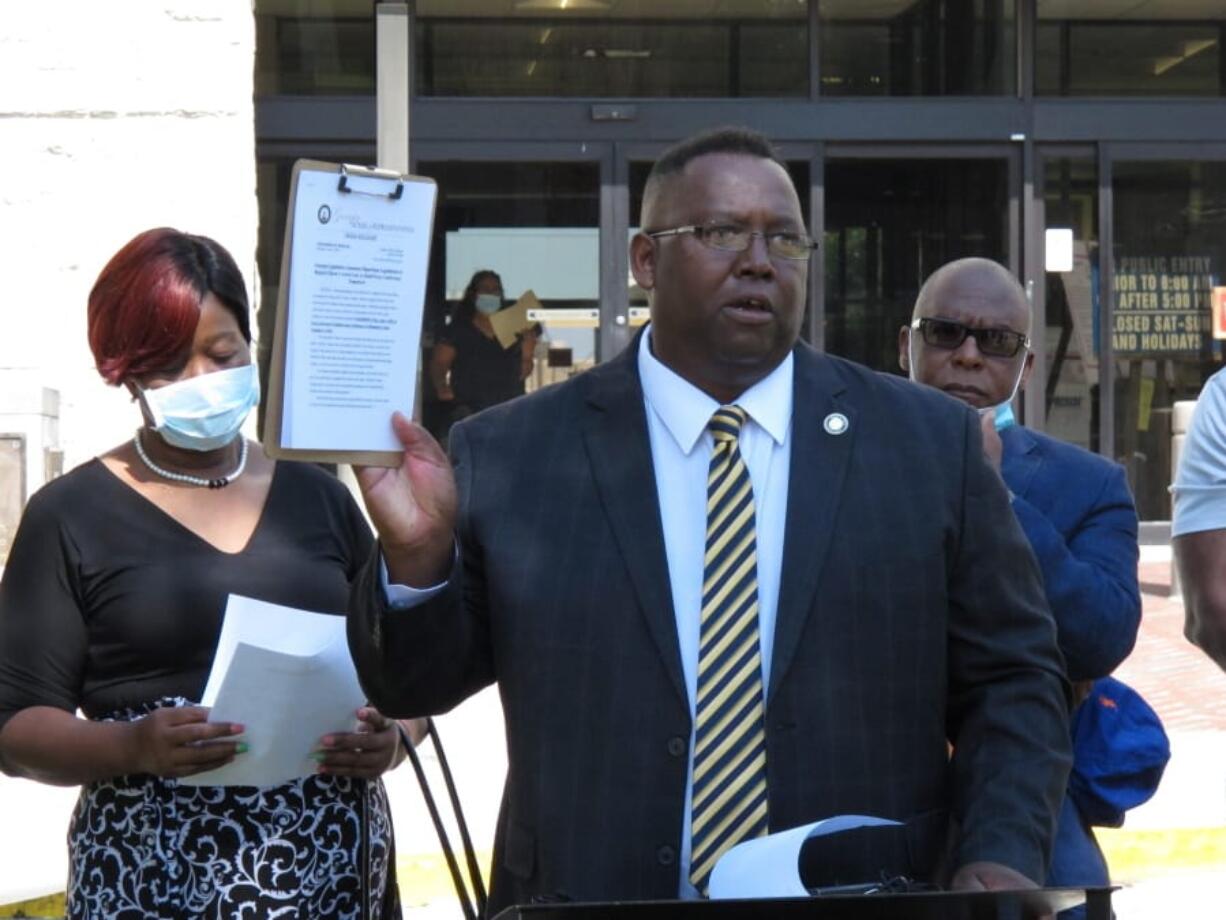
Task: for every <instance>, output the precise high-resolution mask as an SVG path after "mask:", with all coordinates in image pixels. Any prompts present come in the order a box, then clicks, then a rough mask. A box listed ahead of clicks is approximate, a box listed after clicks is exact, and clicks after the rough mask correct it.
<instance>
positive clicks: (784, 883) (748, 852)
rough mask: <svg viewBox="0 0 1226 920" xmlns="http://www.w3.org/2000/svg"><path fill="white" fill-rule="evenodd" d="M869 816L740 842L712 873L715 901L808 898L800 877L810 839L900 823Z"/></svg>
mask: <svg viewBox="0 0 1226 920" xmlns="http://www.w3.org/2000/svg"><path fill="white" fill-rule="evenodd" d="M898 823H899V822H897V821H890V820H887V819H886V818H874V817H871V816H869V815H839V816H837V817H834V818H826V819H824V820H822V821H816V822H814V823H813V824H805V825H803V826H801V827H794V828H792V829H791V830H787V831H780V832H779V833H777V834H768V835H767V836H765V837H757V838H755V839H753V840H746V841H744V842H743V843H738V844H737V845H736V846H734V847H733V848H732V849H731V850H729V851H728V852H727V853H725V854H724V855H723V856H721V857H720V858H719V862H717V863H716V864H715V868H714V869H713V870H712V871H711V882H710V886H709V889H708V890H709V892H710V897H711V899H712V900H718V899H727V898H806V897H808V896H809V889H808V888H806V887H805V885H804V882H802V881H801V878H800V849H801V847H802V846H804V843H805V841H806V840H809V839H810V838H812V837H820V836H822V835H824V834H836V833H838V832H839V831H846V830H850V829H851V828H853V827H880V826H882V825H886V824H894V825H896V824H898Z"/></svg>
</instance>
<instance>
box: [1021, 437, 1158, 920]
mask: <svg viewBox="0 0 1226 920" xmlns="http://www.w3.org/2000/svg"><path fill="white" fill-rule="evenodd" d="M1001 442H1002V443H1003V445H1004V453H1003V455H1002V458H1001V475H1002V477H1003V478H1004V480H1005V484H1006V485H1007V486H1008V487H1009V491H1010V492H1012V493H1013V511H1014V514H1015V515H1016V517H1017V520H1018V522H1019V523H1020V524H1021V525H1022V530H1023V531H1024V532H1025V534H1026V537H1027V539H1028V540H1029V541H1030V546H1031V549H1033V550H1034V554H1035V558H1036V559H1038V562H1039V569H1040V570H1041V571H1042V573H1043V582H1044V588H1045V589H1046V592H1047V602H1048V604H1049V605H1050V607H1051V610H1052V613H1053V614H1054V615H1055V618H1056V624H1057V629H1058V632H1057V640H1058V642H1059V645H1060V650H1061V651H1062V652H1063V653H1064V658H1065V663H1066V667H1067V668H1068V675H1069V678H1070V679H1071V680H1075V681H1077V680H1090V679H1096V678H1100V677H1105V676H1106V675H1108V674H1110V673H1111V672H1112V671H1113V670H1114V669H1115V667H1116V666H1117V665H1118V664H1119V663H1120V662H1121V661H1123V660H1124V659H1125V658H1127V657H1128V653H1129V652H1131V651H1132V647H1133V644H1134V643H1135V642H1136V638H1137V627H1138V626H1139V625H1140V622H1141V593H1140V590H1139V588H1138V585H1137V554H1138V551H1137V513H1136V509H1135V507H1134V505H1133V501H1132V495H1131V493H1130V492H1129V491H1128V483H1127V481H1126V480H1125V478H1124V470H1123V468H1122V467H1120V466H1119V465H1118V464H1116V463H1112V462H1111V461H1110V460H1107V459H1106V458H1104V457H1101V456H1099V455H1098V454H1092V453H1090V452H1089V451H1087V450H1083V449H1082V448H1080V447H1077V446H1075V445H1072V444H1068V443H1066V442H1064V441H1059V440H1056V439H1055V438H1052V437H1049V436H1048V435H1045V434H1040V433H1039V432H1037V431H1032V430H1030V429H1029V428H1022V427H1020V426H1017V425H1014V426H1012V427H1009V428H1006V429H1005V430H1004V431H1002V432H1001ZM1047 884H1048V885H1051V886H1055V887H1059V886H1066V885H1068V886H1083V885H1108V884H1110V878H1109V873H1108V869H1107V862H1106V860H1105V859H1104V858H1103V854H1102V851H1101V850H1100V849H1099V847H1098V842H1097V841H1096V840H1095V839H1094V833H1093V831H1092V829H1091V828H1090V824H1089V822H1088V821H1087V820H1086V818H1085V816H1084V815H1082V814H1081V813H1080V811H1079V810H1078V809H1077V806H1076V804H1075V803H1074V801H1073V799H1072V797H1071V796H1065V799H1064V802H1063V803H1062V805H1061V807H1060V815H1059V819H1058V821H1057V826H1056V836H1055V839H1054V840H1053V842H1052V858H1051V866H1050V868H1049V871H1048V874H1047ZM1084 916H1085V908H1084V907H1081V908H1074V909H1073V910H1070V911H1064V912H1062V913H1061V914H1060V920H1082V918H1083V917H1084Z"/></svg>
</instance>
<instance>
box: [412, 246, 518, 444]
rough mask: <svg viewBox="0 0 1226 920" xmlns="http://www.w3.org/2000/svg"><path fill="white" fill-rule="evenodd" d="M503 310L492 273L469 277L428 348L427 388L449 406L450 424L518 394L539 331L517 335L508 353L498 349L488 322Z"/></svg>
mask: <svg viewBox="0 0 1226 920" xmlns="http://www.w3.org/2000/svg"><path fill="white" fill-rule="evenodd" d="M507 306H510V305H509V304H507V303H506V301H505V299H504V296H503V289H502V279H501V278H500V277H499V276H498V274H497V272H493V271H490V270H489V269H482V270H481V271H478V272H476V273H474V274H473V276H472V278H471V279H470V280H469V282H468V287H466V288H465V289H464V296H463V297H462V298H460V303H459V306H457V307H456V312H455V315H454V316H453V317H452V319H451V323H450V324H449V325H448V326H447V327H446V328H445V329H444V330H443V333H442V334H441V335H440V337H439V341H438V344H437V345H435V346H434V351H433V353H432V354H431V356H430V382H431V383H433V384H434V390H435V392H436V393H437V394H438V399H439V401H440V402H442V403H449V404H450V405H451V412H450V421H452V422H455V421H459V420H460V419H462V418H465V417H467V416H469V415H472V414H473V413H474V412H480V411H481V410H482V409H487V408H489V407H490V406H496V405H498V404H499V403H502V402H506V401H507V400H508V399H514V398H515V397H516V396H522V395H523V393H524V380H525V379H527V377H528V375H529V374H530V373H531V372H532V357H533V352H534V351H535V349H536V340H537V336H538V335H539V327H537V326H533V327H531V328H529V329H528V330H526V331H524V332H522V333H520V334H519V335H518V336H517V337H516V339H515V342H514V343H513V344H512V345H511V346H510V347H509V348H503V346H502V344H501V343H500V342H499V341H498V338H497V337H496V336H495V335H494V327H493V325H492V324H491V323H490V317H491V316H492V315H493V314H495V313H497V312H498V311H499V310H502V309H504V308H505V307H507Z"/></svg>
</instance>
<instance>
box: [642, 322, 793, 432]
mask: <svg viewBox="0 0 1226 920" xmlns="http://www.w3.org/2000/svg"><path fill="white" fill-rule="evenodd" d="M638 358H639V379H640V380H641V381H642V383H643V395H644V396H645V397H646V398H647V404H648V405H649V406H651V408H652V409H653V410H654V411H655V413H656V415H658V416H659V417H660V421H662V422H663V423H664V427H665V428H667V429H668V432H669V434H671V435H672V437H673V440H675V441H676V442H677V446H678V447H680V448H681V452H682V453H684V454H686V455H688V454H689V453H690V451H692V450H693V449H694V447H695V445H697V444H698V439H699V438H701V437H702V434H703V432H704V431H706V430H707V424H708V423H709V422H710V421H711V416H712V415H713V414H714V413H715V410H716V409H718V408H719V406H720V404H719V403H717V402H716V401H715V400H714V399H712V398H711V397H710V396H708V395H707V394H706V393H704V392H703V391H702V390H700V389H698V387H696V386H694V384H692V383H690V382H689V381H688V380H686V379H685V378H684V377H682V376H680V375H679V374H677V373H676V372H675V371H674V370H672V369H671V368H669V367H668V366H666V365H665V364H664V363H663V362H661V361H660V359H659V358H657V357H656V356H655V355H653V354H652V353H651V326H650V325H648V326H647V327H646V328H645V329H644V330H643V337H642V338H641V339H640V340H639V355H638ZM793 360H794V359H793V357H792V352H790V351H789V352H788V354H787V357H785V358H784V359H783V360H782V361H780V362H779V365H778V366H777V367H776V368H775V369H774V370H773V371H771V372H770V373H769V374H767V375H766V376H765V377H763V378H762V379H761V380H759V381H758V382H757V383H755V384H754V385H753V386H751V387H750V388H749V389H748V390H746V391H745V392H744V393H742V394H741V395H740V396H739V397H737V400H736V405H738V406H740V407H741V408H742V409H744V410H745V411H746V412H747V413H748V414H749V417H750V419H751V420H752V421H753V422H754V423H755V424H756V425H758V427H760V428H761V429H762V430H763V431H765V432H766V433H767V434H769V435H770V436H771V438H772V440H774V442H775V443H776V444H777V445H778V444H782V443H783V441H784V438H786V437H787V431H788V425H789V424H790V423H791V420H792V364H793Z"/></svg>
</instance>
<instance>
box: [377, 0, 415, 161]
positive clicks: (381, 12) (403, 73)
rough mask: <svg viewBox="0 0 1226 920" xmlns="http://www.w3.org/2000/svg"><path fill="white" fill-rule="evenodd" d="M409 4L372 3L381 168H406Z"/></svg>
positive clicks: (407, 154) (378, 150)
mask: <svg viewBox="0 0 1226 920" xmlns="http://www.w3.org/2000/svg"><path fill="white" fill-rule="evenodd" d="M409 80H410V69H409V5H408V4H407V3H379V4H378V5H376V6H375V138H376V148H375V149H376V154H375V155H376V159H377V161H378V162H377V165H378V166H379V167H380V168H381V169H394V170H396V171H397V172H402V173H404V172H408V171H409V97H410V85H409Z"/></svg>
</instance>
